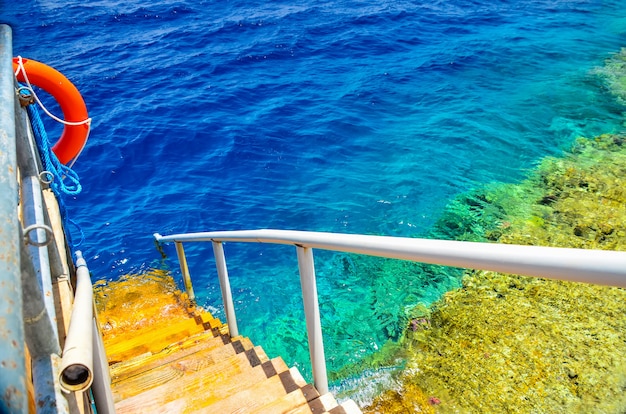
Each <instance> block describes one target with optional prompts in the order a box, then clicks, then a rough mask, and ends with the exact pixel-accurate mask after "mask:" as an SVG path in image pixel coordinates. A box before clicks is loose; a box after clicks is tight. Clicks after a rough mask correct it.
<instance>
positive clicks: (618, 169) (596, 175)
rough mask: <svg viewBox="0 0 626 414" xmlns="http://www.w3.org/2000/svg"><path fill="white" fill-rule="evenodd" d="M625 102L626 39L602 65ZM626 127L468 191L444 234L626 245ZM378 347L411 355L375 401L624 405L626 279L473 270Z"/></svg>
mask: <svg viewBox="0 0 626 414" xmlns="http://www.w3.org/2000/svg"><path fill="white" fill-rule="evenodd" d="M595 74H596V75H597V76H598V77H599V78H600V79H601V80H602V81H603V84H604V85H605V87H606V89H607V90H608V92H609V93H611V94H613V95H614V96H615V97H616V99H617V100H618V102H621V103H622V104H624V103H626V49H622V50H621V51H620V52H619V53H617V54H615V56H613V57H612V58H610V59H608V60H607V61H606V62H605V65H604V67H602V68H599V69H597V70H596V71H595ZM625 205H626V135H624V134H620V133H617V134H614V133H611V134H604V135H601V136H598V137H595V138H592V139H587V138H579V139H578V140H577V141H576V143H575V144H574V146H573V148H572V149H571V151H570V152H569V153H567V154H565V155H564V156H563V157H558V158H557V157H548V158H545V159H544V160H543V161H542V162H541V163H540V164H539V165H538V167H537V168H536V169H535V170H534V171H532V172H531V173H530V174H529V176H528V178H527V179H526V180H524V181H522V182H521V183H517V184H502V183H500V184H491V185H488V186H486V187H485V188H482V189H480V190H476V191H473V192H470V193H468V194H463V195H461V196H459V197H457V199H455V200H454V201H453V202H452V203H451V204H450V205H449V206H448V207H447V208H446V211H445V212H444V214H443V215H442V217H441V219H440V220H439V222H438V224H437V226H436V227H437V231H438V233H439V234H438V236H439V237H442V238H451V239H457V240H470V241H487V242H498V243H509V244H523V245H541V246H555V247H573V248H585V249H606V250H622V251H623V250H626V208H625V207H624V206H625ZM409 318H410V319H409V322H408V326H407V328H406V329H405V331H404V334H403V335H402V337H401V338H400V339H399V341H398V342H396V343H392V342H389V343H388V344H387V345H386V346H385V347H383V349H382V350H381V351H380V352H379V353H377V354H375V355H372V356H370V357H369V359H368V364H369V366H372V367H385V366H393V365H394V364H395V365H397V364H398V361H400V360H404V361H406V362H405V366H404V367H403V369H402V370H401V371H398V372H400V373H399V374H397V377H395V378H394V381H393V383H394V384H395V388H394V389H390V390H386V391H384V392H383V393H382V394H381V395H380V396H378V397H377V398H375V399H374V401H373V402H372V403H371V405H370V406H368V407H366V408H365V409H364V412H366V413H413V412H424V413H482V412H494V413H495V412H511V413H517V412H519V413H563V412H568V413H578V412H580V413H623V412H626V290H625V289H621V288H615V287H607V286H596V285H590V284H583V283H572V282H563V281H555V280H549V279H538V278H529V277H523V276H517V275H507V274H501V273H496V272H487V271H466V272H465V274H464V276H463V279H462V287H460V288H459V289H456V290H451V291H449V292H447V293H446V294H445V295H444V296H443V297H442V299H441V300H439V301H437V302H435V303H434V304H432V305H431V306H425V305H418V306H416V307H415V308H414V309H413V310H412V311H410V312H409Z"/></svg>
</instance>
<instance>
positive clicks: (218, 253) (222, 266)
mask: <svg viewBox="0 0 626 414" xmlns="http://www.w3.org/2000/svg"><path fill="white" fill-rule="evenodd" d="M212 244H213V254H215V266H216V267H217V277H218V278H219V280H220V290H221V291H222V301H223V302H224V313H226V321H227V322H228V332H229V333H230V336H231V337H234V336H239V329H238V328H237V316H236V315H235V306H234V304H233V294H232V292H231V290H230V281H229V280H228V268H227V267H226V257H225V256H224V246H223V245H222V243H221V242H216V241H214V242H212Z"/></svg>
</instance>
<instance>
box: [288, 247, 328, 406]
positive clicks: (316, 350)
mask: <svg viewBox="0 0 626 414" xmlns="http://www.w3.org/2000/svg"><path fill="white" fill-rule="evenodd" d="M296 250H297V253H298V268H299V269H300V284H301V285H302V299H303V302H304V316H305V317H306V332H307V337H308V339H309V353H310V355H311V365H312V368H313V383H314V384H315V388H317V391H318V392H319V393H320V394H321V395H324V394H326V393H327V392H328V375H327V374H326V358H325V356H324V341H323V338H322V322H321V320H320V308H319V303H318V299H317V285H316V282H315V264H314V262H313V249H311V248H310V247H302V246H296Z"/></svg>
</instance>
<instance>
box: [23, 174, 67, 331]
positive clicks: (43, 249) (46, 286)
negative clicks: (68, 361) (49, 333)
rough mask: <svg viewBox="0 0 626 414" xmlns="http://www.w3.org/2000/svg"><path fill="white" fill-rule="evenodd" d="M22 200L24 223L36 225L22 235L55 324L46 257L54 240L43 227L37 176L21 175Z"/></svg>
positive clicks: (50, 233)
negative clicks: (34, 235) (26, 241)
mask: <svg viewBox="0 0 626 414" xmlns="http://www.w3.org/2000/svg"><path fill="white" fill-rule="evenodd" d="M22 201H23V206H22V209H23V214H24V223H26V224H27V225H28V226H30V225H34V226H36V228H34V229H32V231H28V230H26V234H24V237H25V239H26V240H28V242H29V244H30V246H29V251H30V255H31V257H32V258H33V266H34V268H35V273H36V274H37V275H38V280H39V286H40V289H41V291H42V292H43V298H44V303H45V305H46V311H47V313H48V318H50V321H51V322H52V324H54V325H55V326H56V320H57V318H56V309H55V307H54V294H53V290H52V276H51V274H50V261H49V259H48V247H47V245H48V244H49V243H53V242H54V241H53V240H52V239H53V237H54V236H53V233H52V231H51V230H50V231H47V230H45V229H44V226H45V221H44V215H43V198H42V195H41V183H40V182H39V177H37V176H28V177H22ZM27 229H28V227H27ZM48 229H49V227H48ZM33 233H34V234H36V237H33V235H32V234H33ZM53 335H54V338H55V340H56V341H57V342H59V336H58V333H57V332H56V329H55V331H54V333H53Z"/></svg>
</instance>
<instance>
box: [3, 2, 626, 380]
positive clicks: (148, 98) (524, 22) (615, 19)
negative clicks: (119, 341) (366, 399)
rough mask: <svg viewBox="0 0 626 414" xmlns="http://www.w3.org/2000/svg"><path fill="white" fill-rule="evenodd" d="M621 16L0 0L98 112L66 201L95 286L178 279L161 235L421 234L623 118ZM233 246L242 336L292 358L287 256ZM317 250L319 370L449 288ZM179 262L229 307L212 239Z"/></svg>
mask: <svg viewBox="0 0 626 414" xmlns="http://www.w3.org/2000/svg"><path fill="white" fill-rule="evenodd" d="M373 3H376V4H373ZM624 6H626V1H624V0H614V1H556V0H550V1H549V0H545V1H542V0H519V1H494V0H473V1H472V0H450V1H404V0H399V1H380V2H364V1H349V0H340V1H332V2H324V1H319V0H312V1H307V2H292V3H289V2H272V3H267V4H266V2H250V1H220V2H216V1H160V2H158V4H154V5H146V2H139V1H134V0H125V1H113V0H111V1H107V0H100V1H91V2H84V1H73V0H70V1H56V0H49V1H30V2H23V3H19V4H17V3H16V2H7V1H4V2H2V1H0V7H1V8H0V10H1V11H2V20H3V21H4V22H9V23H11V24H13V26H14V54H15V55H18V54H19V55H22V56H24V57H29V58H33V59H36V60H39V61H42V62H45V63H47V64H49V65H51V66H54V67H56V68H57V69H59V70H60V71H62V72H63V73H65V74H66V75H67V76H68V77H69V78H70V79H71V80H72V81H73V82H74V83H75V84H76V85H77V87H78V88H79V89H80V90H81V92H82V94H83V96H84V98H85V101H86V103H87V106H88V108H89V111H90V115H91V116H92V117H93V132H92V135H91V137H90V141H89V143H88V145H87V148H86V149H85V151H84V153H83V155H82V156H81V158H80V159H79V161H78V162H77V164H76V165H75V169H76V171H77V172H78V174H79V175H80V177H81V182H82V185H83V187H84V191H83V192H82V194H80V195H79V196H77V197H75V198H74V199H70V200H68V205H69V209H70V213H71V215H72V217H73V219H74V220H75V221H76V222H78V223H79V224H80V226H81V227H82V230H83V232H84V234H85V236H86V239H85V241H84V242H83V243H82V245H81V246H79V248H80V249H81V250H83V252H84V253H85V254H86V258H87V260H88V262H89V265H90V268H91V270H92V272H93V273H94V277H96V278H104V279H115V278H116V277H118V276H119V275H121V274H126V273H137V272H141V271H144V270H147V269H149V268H151V267H163V266H169V267H171V268H172V269H173V270H174V271H175V272H176V273H178V270H177V262H176V260H175V253H174V250H173V248H172V247H171V246H166V251H167V253H168V254H170V255H171V256H172V258H170V259H169V260H168V261H166V262H165V263H163V262H162V261H161V258H160V255H159V254H158V252H157V251H156V249H155V248H154V245H153V241H152V233H154V232H159V233H161V234H170V233H173V232H176V233H178V232H187V231H209V230H231V229H252V228H280V229H300V230H320V231H337V232H349V233H369V234H385V235H402V236H420V235H424V234H426V233H427V232H428V230H429V229H430V228H431V226H432V225H433V224H434V222H435V221H436V219H437V218H438V216H439V214H440V213H441V211H442V208H443V207H444V206H445V205H446V203H447V202H449V201H450V199H451V198H452V197H453V196H454V195H456V194H458V193H461V192H463V191H467V190H468V189H471V188H474V187H479V186H481V185H482V184H485V183H489V182H493V181H516V180H520V179H522V178H523V177H524V174H525V172H526V171H528V170H529V169H531V168H532V167H533V166H534V165H535V163H536V162H537V161H538V160H539V159H540V158H541V157H544V156H546V155H555V154H559V153H560V152H561V151H563V150H564V149H567V148H568V147H569V145H570V144H571V143H572V141H573V140H574V139H575V138H576V137H578V136H588V137H590V136H593V135H596V134H599V133H603V132H611V131H615V130H616V129H618V128H620V124H621V123H622V122H623V115H622V112H623V110H624V108H623V107H620V106H619V105H618V104H617V103H616V102H615V101H614V100H613V98H612V97H611V96H610V95H609V94H608V93H607V92H606V90H605V88H604V87H603V85H602V83H601V81H600V79H599V78H598V77H597V76H596V75H595V74H594V71H593V69H594V68H595V67H598V66H601V65H602V63H603V60H604V59H606V58H608V57H609V56H610V55H611V54H612V53H615V52H617V51H618V50H619V49H620V47H622V46H625V43H626V42H625V39H626V38H625V34H626V19H625V18H624V17H623V16H624V12H623V11H624ZM48 129H49V134H50V135H51V136H55V135H58V134H59V133H60V129H59V128H58V127H57V126H54V125H49V127H48ZM55 131H57V132H56V133H55ZM73 234H74V238H75V239H77V238H79V235H78V233H77V232H75V231H74V233H73ZM227 247H228V248H227V255H228V256H227V258H228V259H229V266H230V267H229V268H230V273H231V277H232V281H231V283H232V285H233V289H234V292H235V300H236V302H237V310H238V312H239V319H240V322H239V325H240V329H241V330H242V331H243V333H244V334H245V335H249V336H251V337H252V338H253V340H255V341H256V342H258V343H260V344H262V345H263V346H264V347H265V349H266V351H267V352H268V354H270V355H276V354H278V353H280V354H282V355H283V356H284V357H285V359H286V360H287V361H288V362H289V363H297V364H298V365H301V366H302V365H303V364H304V362H303V361H305V360H306V350H305V349H304V347H303V344H304V343H305V336H304V333H303V322H302V320H301V318H302V317H301V314H302V310H301V302H300V300H299V293H298V292H299V282H298V276H297V265H296V258H295V252H294V251H293V249H291V248H285V247H280V248H279V247H271V246H270V247H268V246H262V247H254V248H252V247H249V246H238V245H228V246H227ZM317 259H318V260H317V263H316V264H317V267H318V270H319V278H320V280H319V282H318V283H319V289H320V297H321V299H320V301H321V303H322V317H323V320H324V325H325V329H326V332H328V333H327V337H326V338H325V339H326V342H327V345H328V346H329V350H328V351H327V354H329V356H330V359H331V366H332V367H333V368H337V367H340V366H342V365H344V364H345V363H347V362H352V361H355V360H358V359H359V357H360V356H361V355H363V354H367V353H370V352H372V351H373V350H375V349H376V348H378V347H380V346H381V345H382V344H383V343H384V342H385V340H386V339H387V338H388V337H392V338H393V337H394V335H397V330H398V325H399V324H401V323H402V319H401V316H399V314H400V313H402V309H404V307H405V306H410V305H412V304H415V303H416V302H419V301H421V302H425V303H429V302H431V301H433V300H435V299H436V298H437V297H439V295H440V294H441V292H443V291H445V290H446V289H449V288H451V287H452V286H454V285H455V283H457V281H456V279H455V277H454V275H451V276H450V277H449V278H447V277H445V276H443V277H438V278H435V279H434V280H432V278H430V277H429V276H428V275H422V274H421V273H420V270H419V269H418V268H413V267H411V266H408V265H406V266H405V265H389V264H380V263H379V262H375V263H373V262H369V261H367V260H360V259H358V258H354V257H348V256H343V255H333V254H321V255H318V256H317ZM189 261H190V266H191V271H192V275H193V276H194V284H195V288H196V293H197V294H198V296H199V298H200V303H201V304H203V305H205V306H207V307H209V308H211V309H213V310H214V311H215V312H217V314H218V315H221V299H220V296H219V289H218V288H217V282H216V275H215V271H214V266H213V263H212V253H211V249H210V246H208V245H207V246H204V247H195V248H191V249H190V252H189ZM368 269H371V270H368ZM303 368H304V370H305V371H306V366H303Z"/></svg>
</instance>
